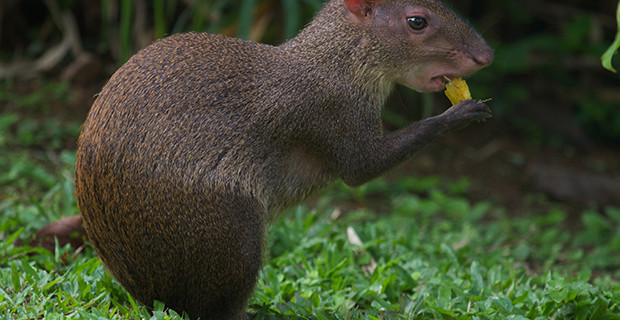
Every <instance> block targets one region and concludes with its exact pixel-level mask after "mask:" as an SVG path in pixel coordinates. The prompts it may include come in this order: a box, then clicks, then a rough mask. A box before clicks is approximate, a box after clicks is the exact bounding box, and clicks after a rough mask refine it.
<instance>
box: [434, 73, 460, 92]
mask: <svg viewBox="0 0 620 320" xmlns="http://www.w3.org/2000/svg"><path fill="white" fill-rule="evenodd" d="M454 78H457V77H456V76H454V75H446V74H443V75H439V76H435V77H432V78H431V79H430V84H431V86H432V87H433V88H434V89H435V91H439V90H443V89H444V87H445V84H446V82H448V81H451V80H453V79H454Z"/></svg>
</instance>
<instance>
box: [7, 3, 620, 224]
mask: <svg viewBox="0 0 620 320" xmlns="http://www.w3.org/2000/svg"><path fill="white" fill-rule="evenodd" d="M321 3H322V1H318V0H305V1H298V0H281V1H276V0H250V1H247V0H246V1H227V0H220V1H204V0H203V1H200V0H195V1H188V0H186V1H181V0H177V1H163V0H155V1H146V0H143V1H139V0H136V1H127V0H105V1H93V0H88V1H87V0H82V1H79V0H75V1H70V0H46V1H22V0H3V1H1V2H0V133H1V134H2V135H3V137H1V138H0V152H2V151H1V149H7V150H8V149H16V148H28V149H38V150H59V149H69V150H73V149H75V142H76V139H77V136H78V134H79V128H80V125H81V123H82V122H83V120H84V119H85V117H86V114H87V112H88V110H89V108H90V105H91V104H92V101H93V96H94V95H95V94H96V93H97V91H98V90H99V89H100V88H101V87H102V86H103V84H104V83H105V81H106V79H107V78H108V77H109V76H110V75H111V74H112V73H113V72H114V70H115V69H116V68H118V67H119V66H120V65H121V64H122V62H123V61H125V60H126V59H127V58H128V57H129V56H131V54H133V53H135V52H136V51H137V50H139V49H140V48H142V47H144V46H146V45H148V44H149V43H151V42H152V41H153V40H154V39H156V38H159V37H162V36H165V35H167V34H171V33H177V32H184V31H190V30H196V31H208V32H217V33H223V34H226V35H230V36H239V37H242V38H246V39H251V40H254V41H260V42H265V43H270V44H278V43H281V42H282V41H284V40H285V39H288V38H290V37H292V36H294V35H295V34H296V33H297V31H298V30H299V29H300V28H302V27H303V25H304V24H305V23H307V22H308V21H309V20H310V19H311V18H312V16H313V15H314V13H315V12H316V11H317V10H319V9H320V7H321ZM450 5H453V7H454V8H455V10H457V11H458V12H459V13H460V14H461V15H463V16H464V17H467V19H469V20H470V21H471V22H472V24H473V25H474V26H475V27H476V28H477V29H478V30H479V31H480V32H481V33H482V34H483V35H484V37H485V38H486V39H487V40H488V41H489V42H490V43H491V44H492V45H493V47H494V48H495V49H496V60H495V62H494V64H493V65H492V66H491V67H489V68H487V69H485V70H483V71H481V72H479V73H477V74H476V75H474V76H473V77H472V78H471V79H469V80H468V82H469V84H470V88H471V91H472V93H473V95H474V97H475V98H480V99H485V98H492V99H493V100H492V101H491V102H489V103H488V104H489V106H490V107H491V108H492V109H493V111H494V115H495V117H494V118H493V119H491V120H490V121H488V122H487V123H484V124H481V125H472V126H471V127H470V128H467V129H466V130H464V131H462V132H459V133H457V134H451V135H449V136H446V137H444V138H442V139H440V140H439V141H437V142H435V143H433V144H432V145H430V146H429V147H428V148H427V149H425V150H423V151H422V152H420V153H419V154H418V155H417V156H415V157H414V158H413V159H412V160H411V161H408V162H407V163H406V164H405V165H403V166H401V167H399V168H398V169H396V170H395V171H394V172H392V173H391V174H392V175H402V174H416V175H427V174H429V175H441V176H446V177H454V178H457V177H460V176H468V177H470V179H471V182H472V187H471V188H470V191H469V196H470V197H472V198H475V199H494V200H497V201H499V202H501V203H503V204H505V205H506V206H508V207H510V208H512V209H513V210H514V212H519V211H520V210H532V206H536V205H539V204H540V203H545V201H537V200H536V199H540V198H544V199H545V200H551V201H555V202H560V203H563V204H564V205H565V206H566V208H567V210H568V211H569V212H574V213H578V212H580V210H582V209H584V208H594V209H602V208H604V207H606V206H619V205H620V149H619V145H620V143H618V142H619V141H620V77H619V76H618V75H617V74H614V73H611V72H609V71H607V70H605V69H603V68H602V66H601V63H600V56H601V54H602V53H603V52H604V51H605V49H606V48H607V47H608V46H609V45H610V44H611V42H612V40H613V38H614V35H615V32H616V30H617V26H616V21H615V12H616V6H617V0H600V1H577V0H572V1H551V0H549V1H535V0H521V1H517V0H504V1H497V0H486V1H485V0H481V1H474V0H469V1H468V0H463V1H451V2H450ZM618 61H620V58H616V60H615V61H614V65H615V66H616V68H619V63H618ZM448 105H449V102H448V100H447V99H446V98H445V97H443V94H442V93H436V94H417V93H414V92H412V91H410V90H408V89H403V88H399V89H398V90H397V92H395V94H394V95H393V97H392V98H391V99H390V101H389V103H388V106H387V108H386V111H385V123H386V127H387V128H389V129H394V128H398V127H400V126H403V125H405V124H406V123H408V122H411V121H415V120H416V119H419V118H422V117H427V116H430V115H432V114H437V113H440V112H443V110H445V108H446V107H447V106H448ZM1 166H2V164H0V167H1ZM0 170H2V168H0ZM389 178H390V176H389V175H388V179H389ZM0 183H2V182H0Z"/></svg>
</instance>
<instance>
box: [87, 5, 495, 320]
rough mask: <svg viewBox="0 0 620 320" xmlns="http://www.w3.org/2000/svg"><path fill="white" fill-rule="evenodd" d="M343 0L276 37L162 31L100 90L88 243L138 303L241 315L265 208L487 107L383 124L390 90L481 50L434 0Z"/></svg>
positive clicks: (370, 171) (368, 173)
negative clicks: (407, 25)
mask: <svg viewBox="0 0 620 320" xmlns="http://www.w3.org/2000/svg"><path fill="white" fill-rule="evenodd" d="M347 2H348V3H353V2H354V3H361V5H363V7H360V8H361V9H360V11H356V12H351V11H349V10H347V7H345V5H344V3H343V0H332V1H330V2H329V3H327V4H326V7H325V8H324V9H323V10H322V11H321V12H320V13H319V15H318V16H317V17H316V18H315V19H314V20H313V21H312V22H311V23H310V25H309V26H308V27H306V28H305V29H304V30H303V31H302V32H301V33H300V35H299V36H298V37H296V38H294V39H291V40H290V41H288V42H287V43H284V44H282V45H281V46H268V45H263V44H257V43H253V42H249V41H243V40H239V39H233V38H228V37H225V36H221V35H214V34H205V33H187V34H178V35H173V36H170V37H168V38H165V39H162V40H159V41H157V42H156V43H154V44H152V45H151V46H149V47H147V48H145V49H143V50H142V51H140V52H139V53H138V54H136V55H135V56H134V57H132V58H131V59H130V60H129V61H128V62H127V63H126V64H125V65H123V66H122V67H121V68H120V69H119V70H118V71H117V72H116V73H115V74H114V75H113V76H112V77H111V79H110V80H109V82H108V83H107V84H106V86H105V87H104V88H103V89H102V91H101V93H100V94H99V95H98V97H97V99H96V101H95V103H94V105H93V107H92V110H91V112H90V114H89V116H88V118H87V120H86V122H85V124H84V127H83V131H82V134H81V136H80V140H79V144H78V153H77V163H76V195H77V199H78V205H79V207H80V211H81V214H82V217H83V220H84V226H85V228H86V231H87V233H88V236H89V239H90V241H91V243H92V244H93V246H94V247H95V248H96V249H97V252H98V254H99V256H100V257H101V259H102V261H103V262H104V264H105V265H106V267H107V268H108V269H109V270H110V272H111V273H112V274H113V275H114V277H116V278H117V279H118V280H119V282H120V283H121V284H122V285H123V286H124V287H125V288H126V289H127V290H128V291H129V293H131V294H132V295H133V296H134V297H135V298H136V299H137V300H139V301H141V302H143V303H145V304H147V305H150V304H152V302H153V300H160V301H163V302H165V303H166V305H167V306H169V307H171V308H173V309H175V310H177V311H179V312H181V311H186V312H187V313H188V314H189V315H190V316H191V317H192V318H197V317H200V318H201V319H218V320H222V319H245V318H246V314H245V309H246V307H247V302H248V299H249V297H250V296H251V294H252V291H253V288H254V284H255V282H256V277H257V275H258V271H259V269H260V266H261V254H262V247H263V239H264V233H265V228H266V224H267V223H268V222H269V220H270V219H271V218H272V217H273V216H274V215H275V214H277V213H278V212H280V211H281V210H282V209H284V208H286V207H289V206H291V205H294V204H296V203H299V202H300V201H302V200H303V199H305V198H307V197H308V196H309V195H310V194H312V193H313V192H316V191H318V190H321V189H322V188H324V187H325V186H327V185H328V184H330V183H331V182H333V181H334V180H335V179H338V178H340V179H342V180H343V181H344V182H346V183H347V184H350V185H359V184H362V183H364V182H366V181H368V180H370V179H373V178H375V177H377V176H379V175H381V174H382V173H383V172H385V171H386V170H388V169H389V168H391V167H393V166H395V165H397V164H398V163H400V162H402V161H403V160H404V159H406V158H407V157H409V156H411V155H412V154H413V153H415V152H416V151H417V150H419V149H420V148H422V147H423V146H424V145H425V144H427V143H428V142H430V141H432V140H433V139H435V138H437V137H439V136H441V135H443V134H445V133H447V132H449V131H452V130H455V129H458V128H461V127H464V126H466V125H468V124H469V123H471V122H472V121H479V120H483V119H485V118H487V117H489V116H490V113H489V110H488V108H487V107H486V106H485V105H484V104H482V103H478V102H476V101H473V100H470V101H466V102H463V103H461V105H459V106H457V107H454V108H450V109H448V111H446V112H444V113H443V114H441V115H438V116H435V117H432V118H428V119H424V120H422V121H420V122H417V123H413V124H411V125H409V126H408V127H406V128H404V129H402V130H399V131H396V132H385V131H384V129H383V127H382V125H381V117H380V116H381V114H380V112H381V108H382V105H383V103H384V100H385V99H386V97H387V96H388V95H389V93H390V92H391V90H392V88H393V86H394V85H395V84H397V83H401V84H405V85H409V86H412V87H414V88H416V89H419V90H427V87H426V86H428V85H429V84H427V83H425V84H424V85H425V87H420V88H418V87H416V86H417V84H418V83H419V81H421V80H420V79H422V80H426V79H427V78H429V79H430V80H436V79H435V78H436V77H432V76H433V75H434V74H430V73H429V72H434V71H433V70H444V69H445V70H446V71H445V72H446V75H450V76H457V75H461V74H468V73H471V72H473V71H475V70H476V69H479V68H481V67H483V66H485V65H486V64H488V63H490V61H491V60H492V51H491V50H490V48H489V47H488V45H486V43H485V42H484V40H482V38H481V37H480V36H479V35H478V34H477V33H475V32H474V31H473V30H472V29H471V28H470V27H469V26H468V25H467V24H466V23H464V22H463V21H462V20H461V19H460V18H458V17H457V16H456V15H455V14H454V13H452V12H451V11H450V10H449V9H447V8H446V7H445V6H443V5H442V4H441V3H439V2H438V1H436V0H409V1H404V0H400V1H399V0H384V1H371V0H365V1H364V0H362V1H347ZM404 7H406V8H408V9H407V10H413V11H412V12H418V11H415V10H418V9H415V8H419V7H423V8H426V9H425V10H427V11H430V12H432V13H433V14H434V16H433V17H434V19H435V20H433V21H434V24H433V25H432V27H433V28H435V29H433V33H432V34H430V35H429V36H428V37H425V38H420V39H421V40H415V39H418V38H416V36H415V35H411V34H410V31H408V30H405V31H402V30H404V29H403V27H402V26H400V25H398V24H394V23H392V22H394V21H396V22H399V21H400V20H399V19H400V15H402V14H401V12H402V11H403V8H404ZM424 12H426V11H424ZM430 18H431V17H429V20H430ZM399 28H400V29H399ZM429 28H431V27H429ZM401 29H402V30H401ZM401 31H402V32H401ZM429 32H430V31H429ZM411 39H414V40H411ZM476 60H477V61H476ZM464 61H465V62H464ZM442 68H443V69H442ZM429 74H430V75H429ZM438 76H439V74H438Z"/></svg>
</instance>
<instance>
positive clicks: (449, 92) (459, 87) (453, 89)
mask: <svg viewBox="0 0 620 320" xmlns="http://www.w3.org/2000/svg"><path fill="white" fill-rule="evenodd" d="M445 94H446V96H447V97H448V99H450V102H452V105H453V106H456V105H457V104H459V103H460V102H461V101H465V100H470V99H471V93H470V92H469V86H467V82H465V80H463V79H461V78H455V79H453V80H450V81H448V83H446V91H445Z"/></svg>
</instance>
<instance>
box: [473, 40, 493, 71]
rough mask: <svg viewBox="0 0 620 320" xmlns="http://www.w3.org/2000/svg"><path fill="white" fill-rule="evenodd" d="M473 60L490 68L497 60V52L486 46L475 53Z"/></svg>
mask: <svg viewBox="0 0 620 320" xmlns="http://www.w3.org/2000/svg"><path fill="white" fill-rule="evenodd" d="M472 58H473V59H474V61H475V62H476V63H477V64H479V65H481V66H485V67H486V66H488V65H490V64H491V62H493V58H495V52H494V51H493V49H492V48H491V47H489V46H488V45H486V46H485V47H484V48H481V50H476V51H475V52H473V55H472Z"/></svg>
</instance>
